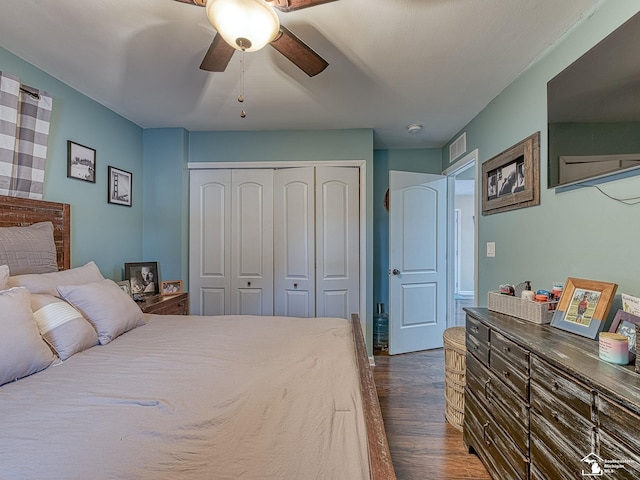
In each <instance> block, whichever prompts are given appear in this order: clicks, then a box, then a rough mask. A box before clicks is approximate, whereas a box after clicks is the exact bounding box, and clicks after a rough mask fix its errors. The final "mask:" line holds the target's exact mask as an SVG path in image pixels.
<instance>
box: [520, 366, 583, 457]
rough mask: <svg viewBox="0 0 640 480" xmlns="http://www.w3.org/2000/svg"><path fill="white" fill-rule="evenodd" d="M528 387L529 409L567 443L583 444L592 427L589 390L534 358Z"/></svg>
mask: <svg viewBox="0 0 640 480" xmlns="http://www.w3.org/2000/svg"><path fill="white" fill-rule="evenodd" d="M530 385H531V392H530V404H531V410H532V411H534V412H536V413H537V414H538V415H541V416H542V417H544V419H545V420H546V421H547V422H548V423H549V424H550V425H552V426H553V427H554V428H555V429H556V431H557V432H558V433H559V434H560V435H562V436H564V437H565V438H566V439H567V441H568V442H569V443H570V444H573V445H585V444H584V441H585V439H588V438H591V436H592V432H593V429H594V427H595V423H594V421H593V420H592V417H593V415H592V404H593V393H592V392H591V390H590V389H589V388H588V387H587V386H585V385H583V384H582V383H580V382H578V381H577V380H576V379H574V378H571V377H569V376H567V375H566V374H565V373H564V372H562V371H560V370H558V369H557V368H555V367H553V366H551V365H549V364H548V363H546V362H544V361H543V360H540V359H539V358H538V357H536V356H532V357H531V384H530ZM585 446H586V445H585Z"/></svg>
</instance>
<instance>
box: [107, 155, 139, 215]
mask: <svg viewBox="0 0 640 480" xmlns="http://www.w3.org/2000/svg"><path fill="white" fill-rule="evenodd" d="M132 177H133V175H132V174H131V172H126V171H124V170H120V169H119V168H116V167H112V166H111V165H109V179H108V181H109V188H108V198H107V200H108V202H109V203H115V204H116V205H124V206H126V207H130V206H131V184H132Z"/></svg>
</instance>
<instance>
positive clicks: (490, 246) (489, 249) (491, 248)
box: [487, 242, 496, 257]
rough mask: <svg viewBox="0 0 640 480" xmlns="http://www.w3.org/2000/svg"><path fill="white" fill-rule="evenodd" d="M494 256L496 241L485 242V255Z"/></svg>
mask: <svg viewBox="0 0 640 480" xmlns="http://www.w3.org/2000/svg"><path fill="white" fill-rule="evenodd" d="M495 256H496V242H487V257H495Z"/></svg>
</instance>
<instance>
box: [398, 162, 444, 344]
mask: <svg viewBox="0 0 640 480" xmlns="http://www.w3.org/2000/svg"><path fill="white" fill-rule="evenodd" d="M389 195H390V202H389V203H390V208H389V353H390V354H398V353H405V352H413V351H418V350H427V349H431V348H440V347H442V334H443V332H444V330H445V328H446V316H447V301H446V300H447V296H446V290H447V268H446V263H447V262H446V260H447V257H446V255H447V181H446V177H444V176H441V175H431V174H422V173H409V172H397V171H390V172H389Z"/></svg>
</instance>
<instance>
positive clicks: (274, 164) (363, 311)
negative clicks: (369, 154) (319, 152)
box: [187, 160, 373, 343]
mask: <svg viewBox="0 0 640 480" xmlns="http://www.w3.org/2000/svg"><path fill="white" fill-rule="evenodd" d="M293 167H357V168H359V169H360V230H359V232H360V281H359V283H360V307H359V308H360V311H359V312H352V313H358V315H360V319H361V320H360V321H361V322H363V323H364V326H365V328H364V332H365V343H366V341H367V335H366V332H367V329H366V326H367V255H366V252H367V241H366V239H367V161H366V160H326V161H322V160H316V161H302V160H301V161H297V160H280V161H278V160H276V161H264V162H189V163H187V168H188V169H189V170H202V169H207V170H210V169H227V168H235V169H240V168H293ZM372 318H373V317H372Z"/></svg>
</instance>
